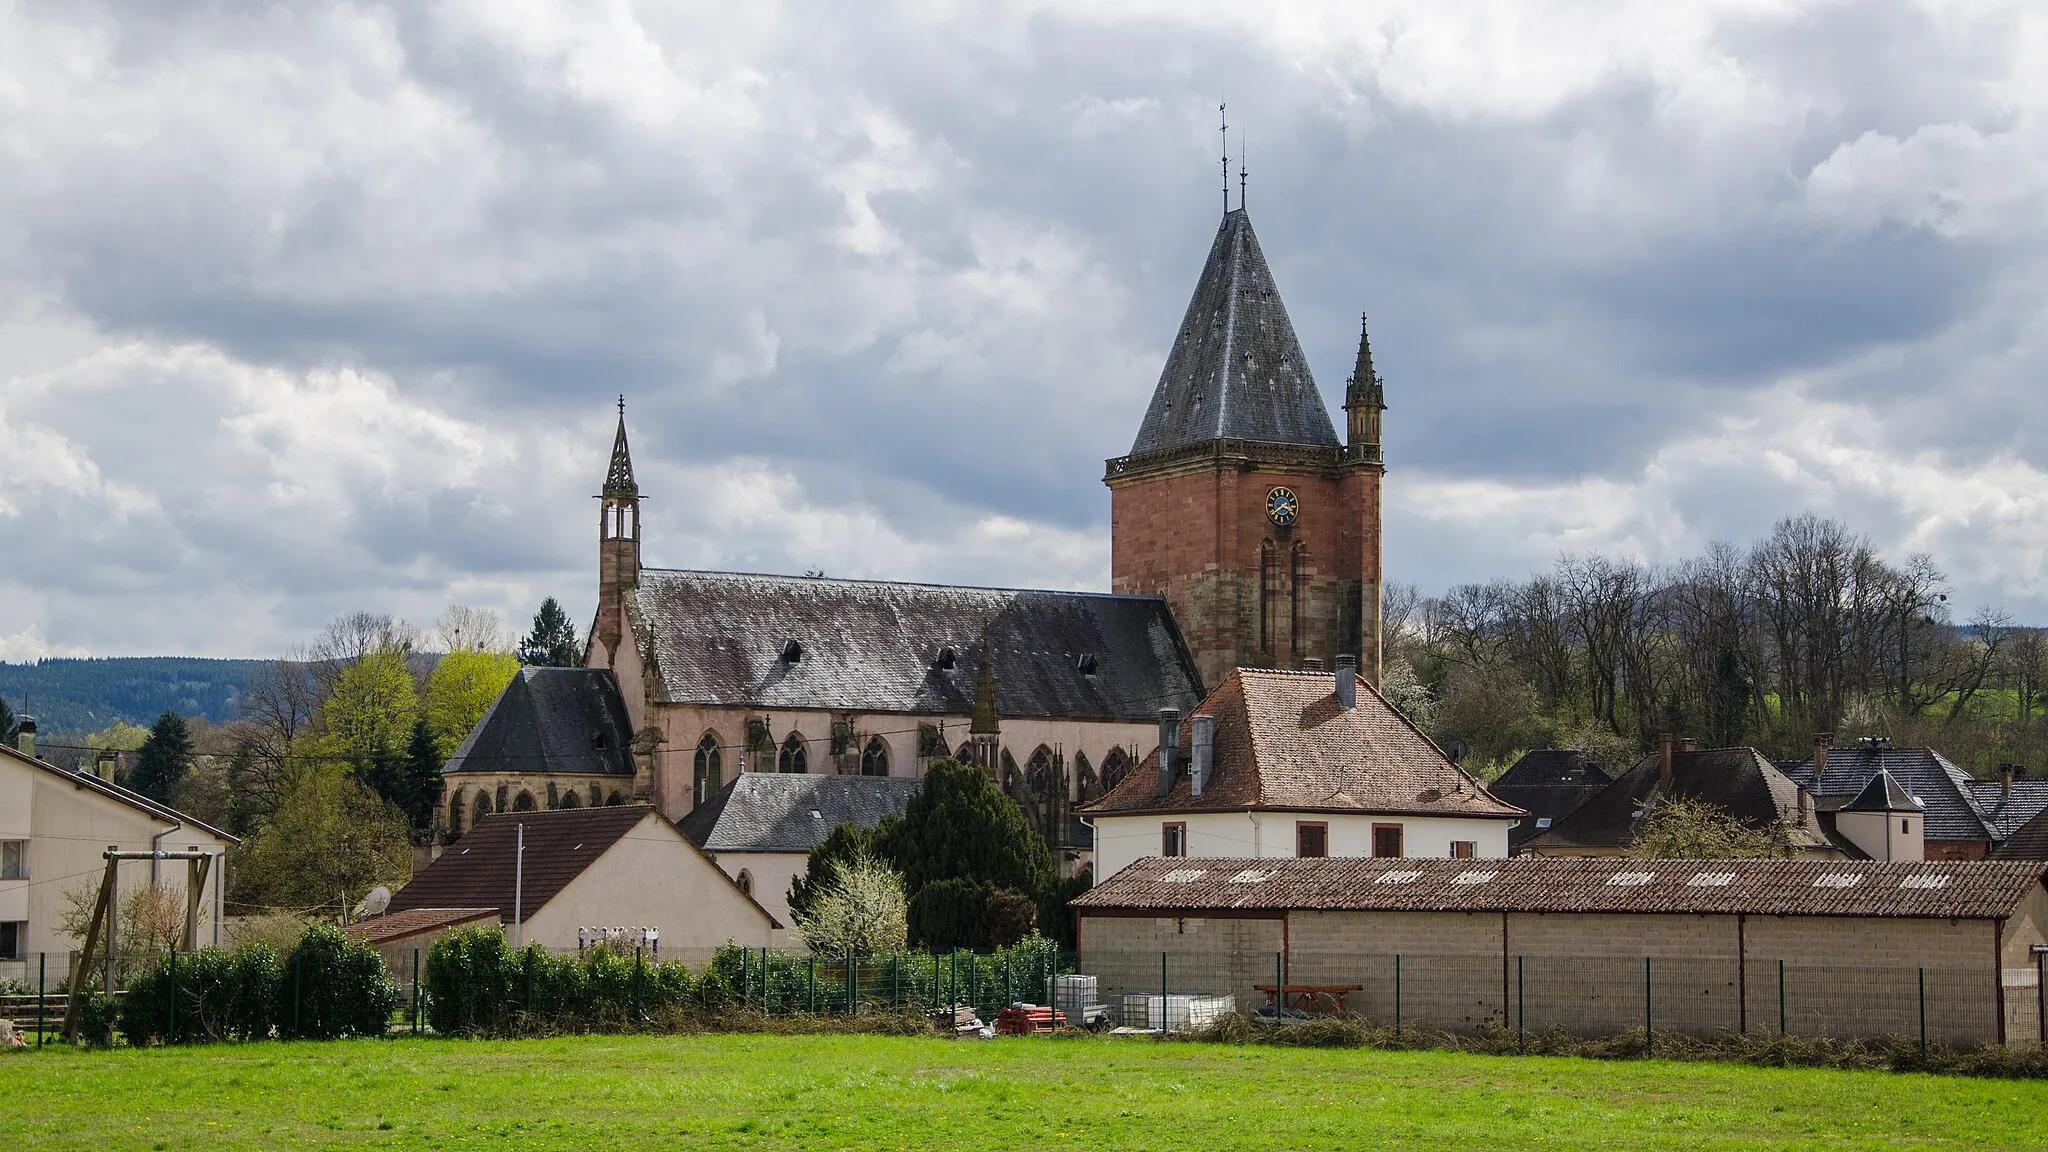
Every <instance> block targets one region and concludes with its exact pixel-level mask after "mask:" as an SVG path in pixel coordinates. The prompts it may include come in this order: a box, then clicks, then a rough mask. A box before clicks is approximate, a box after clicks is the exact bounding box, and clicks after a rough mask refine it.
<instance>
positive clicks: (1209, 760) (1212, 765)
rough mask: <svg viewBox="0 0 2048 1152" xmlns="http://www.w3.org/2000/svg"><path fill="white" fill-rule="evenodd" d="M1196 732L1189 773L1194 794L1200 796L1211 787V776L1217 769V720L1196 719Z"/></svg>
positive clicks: (1202, 717) (1204, 717) (1200, 717)
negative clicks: (1203, 790)
mask: <svg viewBox="0 0 2048 1152" xmlns="http://www.w3.org/2000/svg"><path fill="white" fill-rule="evenodd" d="M1194 730H1195V749H1194V759H1193V761H1192V762H1191V763H1190V764H1189V765H1188V771H1189V774H1190V776H1191V778H1192V783H1193V785H1194V793H1195V795H1197V796H1200V795H1201V794H1202V789H1204V788H1206V787H1208V786H1209V774H1210V773H1211V772H1213V771H1215V769H1216V718H1215V717H1214V716H1197V717H1195V722H1194Z"/></svg>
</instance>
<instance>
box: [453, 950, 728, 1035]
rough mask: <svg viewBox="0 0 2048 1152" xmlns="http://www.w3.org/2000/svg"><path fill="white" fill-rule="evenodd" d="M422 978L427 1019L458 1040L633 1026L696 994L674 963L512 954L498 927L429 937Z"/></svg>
mask: <svg viewBox="0 0 2048 1152" xmlns="http://www.w3.org/2000/svg"><path fill="white" fill-rule="evenodd" d="M422 979H423V983H424V984H425V986H426V990H427V1022H428V1023H429V1024H431V1025H432V1026H433V1028H434V1031H436V1032H444V1033H447V1034H449V1035H460V1036H503V1035H511V1034H516V1033H520V1032H535V1031H575V1032H582V1031H590V1030H594V1029H595V1030H619V1029H624V1028H631V1027H639V1026H640V1024H641V1021H643V1020H644V1019H645V1017H646V1016H647V1015H648V1014H649V1013H650V1012H652V1011H654V1010H655V1009H658V1008H668V1007H673V1006H679V1005H682V1004H685V1003H687V1002H691V1001H693V999H694V998H695V997H696V996H697V995H698V994H699V982H698V981H696V980H693V979H692V978H691V977H690V973H689V971H688V970H687V969H685V968H684V967H683V965H682V963H681V962H680V961H673V960H672V961H669V962H667V963H662V964H657V963H653V962H651V961H649V960H648V959H647V957H646V956H645V954H642V953H635V952H629V951H622V950H614V949H609V948H593V949H590V950H589V951H587V952H585V953H583V954H582V955H580V956H557V955H555V954H553V953H551V952H549V951H548V950H547V949H545V948H542V947H541V946H540V945H538V944H531V945H528V946H527V947H525V948H521V949H518V950H516V951H515V950H513V949H512V948H511V947H510V946H509V945H508V944H507V942H506V940H505V933H504V932H503V930H501V929H498V928H466V929H463V930H462V931H460V932H451V933H449V934H448V935H446V936H443V937H442V938H441V939H439V940H436V941H435V942H434V946H433V948H432V949H431V950H430V951H429V952H428V953H427V962H426V971H425V973H424V975H423V978H422ZM636 1003H637V1005H638V1008H639V1016H638V1017H636V1016H635V1015H634V1008H635V1005H636Z"/></svg>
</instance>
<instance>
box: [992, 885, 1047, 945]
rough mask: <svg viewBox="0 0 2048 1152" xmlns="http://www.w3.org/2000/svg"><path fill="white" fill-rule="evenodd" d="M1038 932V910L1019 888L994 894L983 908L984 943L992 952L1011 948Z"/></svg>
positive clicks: (998, 891) (1000, 889) (1002, 889)
mask: <svg viewBox="0 0 2048 1152" xmlns="http://www.w3.org/2000/svg"><path fill="white" fill-rule="evenodd" d="M1037 930H1038V909H1037V907H1035V906H1034V905H1033V904H1032V903H1031V897H1029V896H1026V895H1024V894H1023V893H1022V892H1019V891H1017V890H1016V889H1015V888H998V889H996V890H995V891H993V892H990V893H989V894H988V900H987V902H985V903H984V904H982V906H981V940H982V943H984V944H986V945H988V946H989V947H991V948H1008V947H1010V946H1012V945H1014V944H1016V943H1017V942H1018V941H1020V940H1023V939H1025V938H1027V937H1029V936H1030V935H1031V934H1032V933H1033V932H1036V931H1037Z"/></svg>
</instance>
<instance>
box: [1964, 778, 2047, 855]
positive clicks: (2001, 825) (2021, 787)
mask: <svg viewBox="0 0 2048 1152" xmlns="http://www.w3.org/2000/svg"><path fill="white" fill-rule="evenodd" d="M1970 794H1971V796H1972V797H1974V798H1975V799H1976V801H1977V807H1978V809H1979V810H1980V811H1982V812H1983V813H1984V822H1985V824H1987V825H1989V826H1990V828H1991V835H1992V838H1993V839H1995V840H2005V839H2007V838H2009V837H2011V836H2013V835H2015V834H2016V833H2018V832H2019V830H2020V828H2021V827H2023V826H2024V825H2026V824H2027V823H2029V822H2031V821H2032V820H2033V819H2034V817H2036V816H2039V815H2040V814H2041V813H2042V811H2043V810H2048V780H2015V781H2013V782H2012V791H2011V792H2009V793H2008V792H2007V791H2006V789H2005V782H2004V781H2002V780H1972V781H1971V782H1970Z"/></svg>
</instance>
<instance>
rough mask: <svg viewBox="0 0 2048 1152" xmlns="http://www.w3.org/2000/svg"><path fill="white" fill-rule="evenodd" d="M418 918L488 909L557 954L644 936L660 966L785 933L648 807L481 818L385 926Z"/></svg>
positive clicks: (397, 899)
mask: <svg viewBox="0 0 2048 1152" xmlns="http://www.w3.org/2000/svg"><path fill="white" fill-rule="evenodd" d="M522 845H523V847H522ZM421 909H434V910H441V911H444V912H445V911H453V910H470V911H472V912H473V911H474V910H477V909H492V910H495V913H496V915H497V918H498V919H499V920H500V921H501V922H502V923H504V924H505V926H506V930H507V932H508V933H509V934H510V935H511V936H512V937H513V939H514V941H515V942H518V943H536V944H541V945H544V946H546V947H548V948H551V949H555V950H558V951H574V950H575V949H576V947H577V946H578V944H579V942H581V941H584V940H587V939H588V938H589V934H590V931H591V930H592V929H604V928H625V929H630V930H632V931H633V932H635V933H639V934H642V935H646V934H648V933H650V932H651V934H652V935H651V938H652V939H658V940H659V947H660V949H661V954H662V955H663V956H667V955H670V954H671V953H679V954H682V955H684V956H686V957H689V958H693V959H695V958H701V956H702V955H703V954H708V953H709V952H710V951H711V950H712V949H714V948H717V947H718V946H720V945H722V944H724V943H726V942H727V941H736V942H738V943H740V944H745V945H749V946H752V947H763V946H770V945H776V944H779V943H781V937H782V928H783V926H782V924H781V922H780V921H778V920H777V919H776V918H775V917H774V916H772V915H770V914H769V912H768V910H767V909H765V908H763V907H761V905H760V904H758V903H757V902H755V900H754V899H753V898H752V897H750V896H748V895H747V894H746V893H745V892H742V891H741V890H740V888H739V886H738V885H737V884H735V883H733V880H732V878H731V877H729V876H727V875H726V874H725V873H724V872H722V871H720V870H719V867H718V865H716V864H714V863H712V862H711V861H710V860H709V859H707V858H706V857H705V856H704V854H703V853H702V852H699V851H698V850H697V847H696V845H694V844H692V843H690V841H689V839H688V838H686V837H685V836H684V835H683V834H682V833H681V832H678V831H677V830H676V826H675V825H674V824H672V823H670V822H669V821H668V820H666V819H664V818H663V817H662V816H661V814H660V813H658V812H656V811H654V809H652V808H650V807H648V806H646V805H644V804H628V805H619V806H612V807H600V808H561V809H556V810H555V811H552V812H549V811H533V812H506V813H498V814H494V815H491V816H486V817H484V818H483V819H482V820H479V821H477V822H476V824H475V825H473V826H472V827H471V828H470V829H469V830H468V831H467V832H465V833H464V834H463V836H462V839H461V840H459V841H457V842H456V843H455V844H453V845H451V846H450V847H449V848H448V850H447V851H445V852H443V853H442V854H441V856H440V858H439V859H437V860H435V861H434V862H433V863H432V864H430V865H428V866H427V867H426V868H425V869H424V870H422V871H421V872H419V873H417V874H416V875H414V876H413V878H412V882H411V883H409V884H407V885H406V886H405V887H404V888H401V889H399V891H398V892H397V894H395V895H394V896H393V897H392V898H391V905H390V907H389V908H388V909H386V911H385V916H386V917H392V918H395V917H398V916H400V915H402V914H407V913H412V912H415V911H416V910H421ZM636 938H637V937H636Z"/></svg>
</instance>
